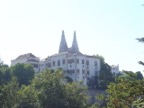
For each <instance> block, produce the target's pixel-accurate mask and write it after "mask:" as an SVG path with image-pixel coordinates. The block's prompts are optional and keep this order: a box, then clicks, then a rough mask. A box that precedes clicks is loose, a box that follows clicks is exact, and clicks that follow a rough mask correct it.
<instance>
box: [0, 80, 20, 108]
mask: <svg viewBox="0 0 144 108" xmlns="http://www.w3.org/2000/svg"><path fill="white" fill-rule="evenodd" d="M18 90H19V87H18V83H17V81H16V79H14V78H13V79H12V81H10V82H8V83H7V84H5V85H2V86H0V108H16V106H17V104H18V103H19V95H18V94H17V91H18Z"/></svg>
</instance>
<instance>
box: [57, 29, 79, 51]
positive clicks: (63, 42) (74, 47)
mask: <svg viewBox="0 0 144 108" xmlns="http://www.w3.org/2000/svg"><path fill="white" fill-rule="evenodd" d="M61 52H70V53H79V48H78V44H77V39H76V32H75V31H74V37H73V42H72V47H71V48H68V46H67V42H66V39H65V35H64V31H62V36H61V41H60V46H59V53H61Z"/></svg>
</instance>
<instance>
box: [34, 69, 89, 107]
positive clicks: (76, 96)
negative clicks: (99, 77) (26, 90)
mask: <svg viewBox="0 0 144 108" xmlns="http://www.w3.org/2000/svg"><path fill="white" fill-rule="evenodd" d="M31 85H32V86H33V87H34V89H35V90H36V92H37V93H38V98H39V102H40V105H41V107H42V108H86V105H87V96H86V94H84V92H85V90H86V89H85V88H84V87H83V86H82V85H81V84H80V83H66V81H65V79H64V74H63V72H62V71H59V70H58V71H55V72H51V71H49V70H46V71H45V72H41V73H39V74H37V75H36V76H35V78H34V80H33V81H32V84H31Z"/></svg>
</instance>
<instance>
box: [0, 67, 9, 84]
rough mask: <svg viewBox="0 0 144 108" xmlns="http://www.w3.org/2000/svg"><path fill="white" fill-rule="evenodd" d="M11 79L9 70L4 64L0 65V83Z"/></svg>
mask: <svg viewBox="0 0 144 108" xmlns="http://www.w3.org/2000/svg"><path fill="white" fill-rule="evenodd" d="M10 80H11V70H10V68H9V67H7V66H5V65H1V66H0V85H3V84H6V83H7V82H9V81H10Z"/></svg>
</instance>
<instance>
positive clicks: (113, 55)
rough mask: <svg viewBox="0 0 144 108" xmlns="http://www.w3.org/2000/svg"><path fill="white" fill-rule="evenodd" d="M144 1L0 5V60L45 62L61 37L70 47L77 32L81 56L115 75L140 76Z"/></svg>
mask: <svg viewBox="0 0 144 108" xmlns="http://www.w3.org/2000/svg"><path fill="white" fill-rule="evenodd" d="M142 4H144V1H143V0H1V1H0V40H1V41H0V57H1V59H2V60H3V61H4V63H7V64H10V62H11V60H12V59H15V58H16V57H17V56H19V55H20V54H25V53H29V52H31V53H33V54H35V55H36V56H38V57H40V58H45V57H47V56H48V55H52V54H55V53H57V52H58V48H59V43H60V38H61V32H62V30H64V31H65V35H66V40H67V43H68V45H69V46H71V44H72V39H73V31H74V30H76V33H77V41H78V45H79V49H80V51H81V52H82V53H84V54H90V55H94V54H100V55H102V56H104V58H105V60H106V62H107V63H109V64H110V65H113V64H114V65H117V64H119V66H120V70H123V69H124V70H132V71H138V70H140V71H143V70H144V69H143V67H142V66H141V65H139V64H138V63H137V62H138V61H139V60H144V56H143V55H144V44H141V43H139V42H137V41H136V40H135V39H136V38H137V37H142V36H144V30H143V29H144V6H142Z"/></svg>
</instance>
